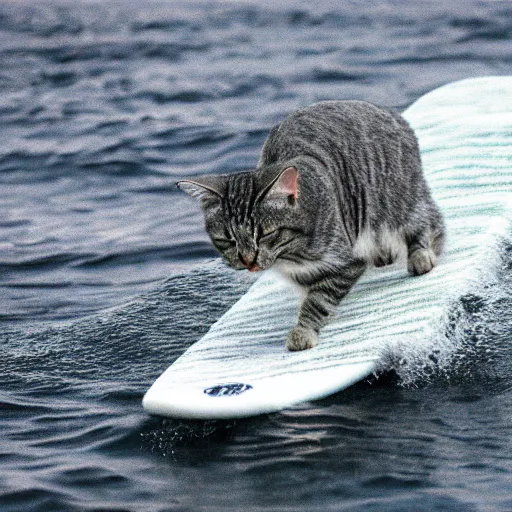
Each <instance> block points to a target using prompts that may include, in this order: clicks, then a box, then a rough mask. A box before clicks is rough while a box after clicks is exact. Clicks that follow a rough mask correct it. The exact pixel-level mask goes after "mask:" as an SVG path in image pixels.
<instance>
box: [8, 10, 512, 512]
mask: <svg viewBox="0 0 512 512" xmlns="http://www.w3.org/2000/svg"><path fill="white" fill-rule="evenodd" d="M511 74H512V6H511V4H510V3H509V2H506V1H499V0H495V1H477V0H467V1H466V2H464V3H461V2H456V1H453V0H446V1H443V2H441V1H428V0H423V1H418V0H411V1H405V0H403V1H391V0H388V1H374V0H369V1H366V2H356V1H347V2H335V1H330V2H329V1H324V0H322V1H319V2H314V3H313V2H310V3H303V2H292V1H289V0H286V1H284V2H270V1H268V0H263V1H258V2H255V1H251V0H248V1H240V2H225V1H217V2H206V1H204V2H186V1H184V0H183V1H181V2H171V1H169V2H163V1H160V2H158V1H155V0H149V2H134V1H130V0H124V1H118V2H109V3H108V4H107V3H106V2H105V3H103V2H101V3H100V2H92V1H88V0H78V1H76V2H71V1H64V0H60V1H51V0H50V1H46V2H44V3H37V5H36V4H35V3H31V2H29V1H27V0H21V1H17V2H13V1H11V2H10V1H4V2H1V3H0V91H1V94H0V133H1V140H2V144H1V145H0V346H1V349H2V351H1V356H2V357H0V428H1V431H0V432H1V435H0V461H1V465H0V510H2V512H3V511H16V512H18V511H20V512H24V511H134V512H138V511H162V512H163V511H190V512H196V511H208V512H210V511H218V512H222V511H227V510H233V511H239V510H244V511H248V512H256V511H263V510H265V511H267V510H268V511H273V512H274V511H275V512H281V511H283V512H284V511H286V512H289V511H308V512H310V511H318V512H325V511H341V510H343V511H345V510H347V511H367V510H378V511H433V510H442V511H495V510H498V511H509V510H512V456H511V453H512V377H511V375H512V350H511V345H512V344H511V337H512V313H511V311H512V291H511V290H512V244H511V243H510V242H506V243H504V244H503V246H502V247H501V249H500V256H501V262H502V263H501V268H499V269H498V271H497V273H496V275H495V276H494V278H493V279H492V280H490V281H489V283H488V286H487V288H486V290H485V293H484V294H482V295H479V296H468V297H465V298H464V300H463V301H462V302H461V304H460V305H459V306H460V308H459V311H458V314H457V315H456V316H455V317H454V322H458V324H459V327H460V326H461V325H462V326H463V329H457V330H458V331H461V332H462V335H461V336H460V339H458V340H457V343H454V347H455V348H454V353H453V354H451V357H450V361H449V363H448V364H440V363H446V361H444V362H440V361H438V360H437V359H436V356H435V354H431V356H430V357H429V358H426V359H425V361H418V360H415V361H414V362H413V363H410V364H405V365H403V366H400V367H396V368H394V370H393V371H390V372H388V373H385V374H383V375H380V376H379V378H375V377H372V378H371V379H368V380H367V381H365V382H362V383H360V384H358V385H356V386H353V387H352V388H350V389H348V390H346V391H344V392H342V393H339V394H338V395H335V396H332V397H330V398H328V399H325V400H322V401H318V402H314V403H307V404H304V405H302V406H300V407H297V408H294V409H292V410H289V411H284V412H282V413H276V414H271V415H264V416H261V417H258V418H250V419H245V420H237V421H223V422H218V421H209V422H198V421H194V422H191V421H178V420H166V419H161V418H156V417H150V416H148V415H147V414H146V413H145V412H144V411H143V410H142V407H141V399H142V396H143V394H144V392H145V391H146V389H147V388H148V387H149V386H150V384H151V383H152V382H153V380H154V379H155V378H156V377H157V376H158V375H159V374H160V373H161V372H162V371H163V370H164V369H165V368H166V367H167V366H168V365H169V364H170V363H171V362H172V361H173V360H174V359H176V358H177V357H178V356H179V355H180V354H181V353H183V351H184V350H185V349H186V348H187V347H188V346H190V344H191V343H193V342H194V341H195V340H197V339H198V338H199V337H200V336H201V335H202V334H203V333H204V332H206V330H207V329H208V327H209V325H211V323H212V322H214V321H215V319H216V318H218V317H219V316H220V315H221V314H222V313H223V312H224V311H226V310H227V309H228V308H229V307H230V305H231V304H233V303H234V302H235V301H236V300H237V299H238V298H239V297H240V295H241V294H242V293H243V292H244V291H245V290H246V289H247V288H248V287H249V285H250V283H251V279H252V277H251V276H249V275H246V274H243V273H234V272H231V271H229V270H228V269H226V268H225V267H224V266H223V265H222V264H221V263H220V262H219V260H218V258H217V257H216V254H215V252H214V251H213V250H212V248H211V247H210V245H209V243H208V240H207V237H206V235H205V233H204V230H203V228H202V219H201V215H200V212H199V211H198V208H197V206H196V205H195V204H194V203H193V202H192V201H191V200H190V199H189V198H188V197H187V196H185V195H184V194H180V193H179V192H178V191H177V190H176V189H175V187H174V182H175V181H176V180H178V179H180V178H182V177H184V176H190V175H193V174H198V173H207V172H229V171H233V170H238V169H245V168H250V167H253V166H254V165H255V163H256V161H257V158H258V153H259V150H260V148H261V145H262V143H263V141H264V139H265V137H266V135H267V133H268V130H269V129H270V128H271V127H272V126H273V125H274V124H275V123H277V122H278V121H279V120H281V119H282V118H283V117H284V116H286V115H287V114H288V113H289V112H290V111H292V110H293V109H295V108H298V107H300V106H304V105H307V104H310V103H313V102H314V101H319V100H323V99H348V98H357V99H363V100H368V101H372V102H374V103H377V104H379V105H382V106H386V107H390V108H394V109H397V110H403V109H405V108H406V107H407V106H408V105H410V104H411V103H412V102H414V101H415V100H416V99H417V98H419V97H420V96H421V95H423V94H425V93H426V92H428V91H430V90H432V89H433V88H435V87H437V86H440V85H443V84H445V83H448V82H451V81H454V80H457V79H461V78H468V77H474V76H482V75H511Z"/></svg>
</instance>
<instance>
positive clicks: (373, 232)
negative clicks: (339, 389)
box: [178, 101, 444, 350]
mask: <svg viewBox="0 0 512 512" xmlns="http://www.w3.org/2000/svg"><path fill="white" fill-rule="evenodd" d="M295 175H297V176H298V178H297V179H298V181H297V185H296V186H297V189H296V190H295V189H293V187H294V181H293V176H295ZM290 177H291V178H292V179H290ZM285 178H286V183H285ZM178 185H179V186H180V187H181V188H183V189H184V190H185V191H186V192H187V193H189V194H190V195H192V196H194V197H198V198H199V199H200V201H201V205H202V208H203V211H204V214H205V224H206V229H207V231H208V233H209V234H210V236H211V238H212V241H213V243H214V245H215V246H216V247H217V249H218V250H219V252H220V253H221V254H222V256H223V258H224V260H225V261H226V262H227V263H228V264H229V265H230V266H231V267H233V268H235V269H245V268H248V269H249V270H251V271H254V270H264V269H268V268H270V267H274V268H276V269H277V270H278V271H280V272H281V273H283V274H284V275H285V276H287V277H288V278H289V279H291V280H292V281H294V282H295V283H296V284H298V285H299V286H300V287H302V289H303V290H304V300H303V302H302V305H301V307H300V311H299V317H298V321H297V325H296V327H295V328H294V329H293V330H292V331H291V333H290V336H289V338H288V345H287V346H288V348H289V349H290V350H303V349H307V348H311V347H313V346H315V345H316V343H317V339H318V332H319V330H320V329H321V327H322V326H324V325H325V324H326V323H327V322H328V319H329V317H330V315H331V313H332V312H333V311H334V309H335V308H336V307H337V305H338V304H339V303H340V301H341V300H342V299H343V297H344V296H345V295H346V294H347V293H348V292H349V290H350V289H351V287H352V286H353V285H354V284H355V283H356V281H357V280H358V279H359V277H360V276H361V275H362V274H363V272H364V271H365V269H366V268H367V266H368V265H375V266H383V265H387V264H390V263H393V262H394V261H395V259H397V257H398V256H399V255H400V253H402V252H403V253H406V252H407V255H408V270H409V272H410V273H411V274H413V275H419V274H424V273H426V272H429V271H430V270H431V269H432V268H433V266H434V265H435V262H436V258H437V256H438V255H439V254H440V252H441V250H442V247H443V242H444V224H443V219H442V216H441V214H440V212H439V210H438V208H437V206H436V204H435V203H434V201H433V200H432V198H431V195H430V191H429V189H428V186H427V184H426V182H425V179H424V177H423V173H422V169H421V161H420V155H419V148H418V143H417V140H416V137H415V135H414V132H413V131H412V129H411V128H410V127H409V125H408V124H407V123H406V121H405V120H404V119H403V118H402V117H401V116H399V115H398V114H396V113H393V112H388V111H385V110H383V109H380V108H378V107H376V106H374V105H371V104H369V103H365V102H361V101H331V102H322V103H318V104H315V105H312V106H310V107H306V108H304V109H301V110H298V111H297V112H295V113H293V114H291V115H290V116H289V117H288V118H287V119H285V120H284V121H283V122H282V123H281V124H280V125H278V126H276V127H275V128H273V129H272V131H271V132H270V134H269V136H268V138H267V140H266V141H265V144H264V146H263V149H262V152H261V156H260V160H259V164H258V167H257V168H256V169H255V170H253V171H248V172H242V173H235V174H230V175H221V176H203V177H199V178H195V179H193V180H184V181H182V182H179V184H178ZM290 187H292V188H290Z"/></svg>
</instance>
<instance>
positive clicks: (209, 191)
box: [176, 175, 224, 202]
mask: <svg viewBox="0 0 512 512" xmlns="http://www.w3.org/2000/svg"><path fill="white" fill-rule="evenodd" d="M223 185H224V176H219V175H206V176H197V177H196V178H194V179H190V180H182V181H178V182H177V183H176V186H177V187H178V188H179V189H181V190H183V191H184V192H186V193H187V194H188V195H189V196H191V197H193V198H195V199H200V200H201V202H204V201H209V200H215V199H222V191H223V189H224V186H223Z"/></svg>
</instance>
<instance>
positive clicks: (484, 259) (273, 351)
mask: <svg viewBox="0 0 512 512" xmlns="http://www.w3.org/2000/svg"><path fill="white" fill-rule="evenodd" d="M404 117H405V118H406V119H407V120H408V121H409V123H410V124H411V125H412V127H413V128H414V130H415V131H416V134H417V135H418V139H419V142H420V147H421V152H422V160H423V167H424V171H425V175H426V177H427V180H428V182H429V185H430V187H431V190H432V193H433V196H434V198H435V200H436V201H437V202H438V204H439V206H440V208H441V210H442V211H443V214H444V216H445V221H446V225H447V243H446V247H445V251H444V254H443V255H442V257H441V258H440V261H439V262H438V266H437V267H435V269H434V270H433V271H431V272H430V273H428V274H426V275H423V276H419V277H411V276H409V275H408V273H407V269H406V263H405V261H401V262H398V263H397V264H395V265H393V266H390V267H386V268H379V269H371V270H370V271H367V272H366V274H365V275H364V276H363V277H362V278H361V280H360V281H359V282H358V283H357V285H356V286H355V287H354V288H353V289H352V291H351V292H350V293H349V294H348V296H347V297H346V298H345V299H344V300H343V301H342V303H341V305H340V307H339V308H338V312H337V314H336V315H335V317H334V318H333V319H332V321H331V322H330V323H329V325H328V326H326V327H325V328H324V329H323V330H322V331H321V333H320V342H319V344H318V346H317V347H315V348H314V349H311V350H306V351H302V352H289V351H287V350H286V348H285V343H286V337H287V334H288V332H289V330H290V329H291V328H292V327H293V326H294V324H295V322H296V318H297V311H298V307H299V300H300V299H299V297H298V296H297V293H296V291H295V290H294V289H293V288H292V287H291V285H290V284H288V283H286V282H285V281H284V280H282V279H281V278H280V277H279V276H278V275H277V274H274V273H273V272H272V271H268V272H266V273H264V274H263V275H262V277H260V278H259V279H258V281H256V283H255V284H254V285H253V286H252V287H251V288H250V289H249V290H248V292H247V293H246V294H245V295H244V296H243V297H242V298H241V299H240V300H239V301H238V302H237V303H236V304H235V305H234V306H233V307H232V308H231V309H230V310H229V311H228V312H226V313H225V314H224V315H223V316H222V317H221V318H220V319H219V320H218V321H217V322H216V323H215V324H214V325H213V326H212V327H211V329H210V330H209V332H208V333H207V334H206V335H205V336H203V338H201V339H200V340H199V341H198V342H196V343H195V344H194V345H192V346H191V347H190V348H189V349H188V350H187V351H186V352H185V353H184V354H183V355H182V356H181V357H179V358H178V359H177V360H176V361H175V362H174V363H173V364H172V365H171V366H170V367H169V368H168V369H167V370H166V371H165V372H164V373H163V374H162V375H161V376H160V377H159V378H158V379H157V380H156V381H155V383H154V384H153V385H152V386H151V388H150V389H149V390H148V391H147V393H146V395H145V396H144V399H143V406H144V408H145V410H146V411H147V412H149V413H151V414H156V415H161V416H168V417H175V418H190V419H216V418H218V419H220V418H238V417H246V416H252V415H257V414H262V413H270V412H274V411H278V410H281V409H283V408H286V407H290V406H293V405H295V404H298V403H301V402H305V401H309V400H314V399H320V398H323V397H325V396H328V395H330V394H332V393H335V392H337V391H340V390H342V389H344V388H346V387H348V386H350V385H352V384H354V383H355V382H357V381H359V380H361V379H364V378H365V377H367V376H369V375H370V374H372V373H373V372H376V371H377V370H378V369H384V368H382V364H383V361H384V360H385V354H386V353H387V352H388V351H389V350H390V347H393V346H395V347H399V346H400V345H402V346H403V345H404V344H411V343H421V342H422V341H424V340H426V339H427V338H432V337H433V336H436V335H438V334H439V333H440V332H441V331H442V330H443V329H444V328H445V326H446V315H447V312H448V310H449V309H450V305H453V303H454V302H456V301H457V300H458V299H459V298H460V297H462V296H463V295H464V294H466V293H468V292H469V291H470V290H472V288H473V287H474V286H476V284H477V282H478V281H479V280H481V279H482V273H484V272H485V269H486V268H488V267H489V265H490V260H492V259H493V258H494V259H496V243H497V241H498V240H499V239H500V237H502V236H504V235H506V234H507V233H508V232H509V228H510V217H511V199H512V77H485V78H478V79H470V80H463V81H461V82H456V83H453V84H449V85H447V86H444V87H441V88H439V89H436V90H434V91H433V92H431V93H429V94H427V95H425V96H423V97H422V98H420V99H419V100H418V101H417V102H415V103H414V104H413V105H412V106H411V107H410V108H409V109H408V110H407V111H406V112H405V113H404Z"/></svg>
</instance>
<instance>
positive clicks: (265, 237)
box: [259, 228, 281, 242]
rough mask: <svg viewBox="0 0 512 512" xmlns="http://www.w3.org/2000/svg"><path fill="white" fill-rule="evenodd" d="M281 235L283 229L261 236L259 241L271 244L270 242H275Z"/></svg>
mask: <svg viewBox="0 0 512 512" xmlns="http://www.w3.org/2000/svg"><path fill="white" fill-rule="evenodd" d="M279 233H281V228H277V229H273V230H272V231H268V232H267V233H263V234H262V235H261V236H260V238H259V241H260V242H269V241H271V240H273V239H274V238H275V237H276V236H277V235H279Z"/></svg>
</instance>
